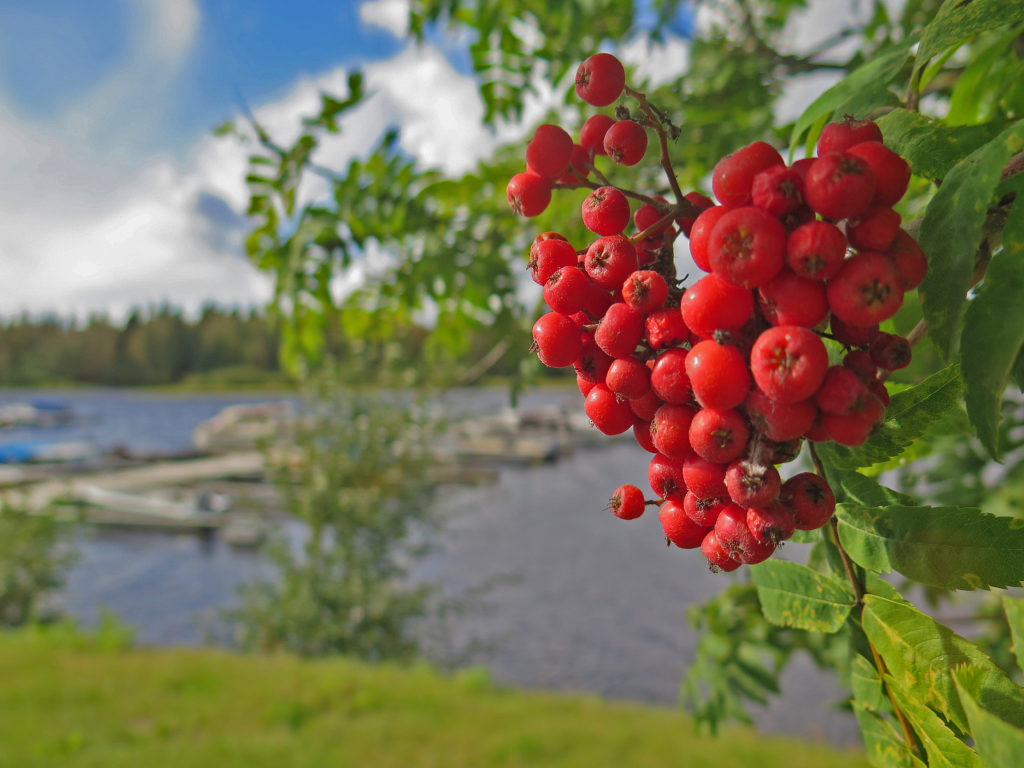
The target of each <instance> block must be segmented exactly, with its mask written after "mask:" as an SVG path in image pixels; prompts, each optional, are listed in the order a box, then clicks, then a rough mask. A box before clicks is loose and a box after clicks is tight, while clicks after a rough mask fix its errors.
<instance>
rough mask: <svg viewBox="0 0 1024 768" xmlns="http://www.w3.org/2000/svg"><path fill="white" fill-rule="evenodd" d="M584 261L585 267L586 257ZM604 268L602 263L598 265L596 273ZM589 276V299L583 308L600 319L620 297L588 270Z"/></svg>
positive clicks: (593, 316) (596, 318) (592, 316)
mask: <svg viewBox="0 0 1024 768" xmlns="http://www.w3.org/2000/svg"><path fill="white" fill-rule="evenodd" d="M583 263H584V268H585V267H586V259H585V258H584V262H583ZM603 268H604V267H603V266H602V265H597V266H596V267H595V274H599V273H600V272H601V270H602V269H603ZM587 277H590V290H589V291H588V293H587V300H586V301H585V302H584V304H583V309H584V311H585V312H586V313H587V314H588V315H589V316H590V317H591V318H592V319H594V320H599V319H600V318H602V317H604V313H605V312H607V311H608V307H610V306H611V305H612V304H614V303H615V302H616V301H618V298H617V297H616V296H615V294H613V293H612V292H611V291H610V290H609V289H608V288H606V287H604V286H603V285H601V284H600V283H598V282H597V281H596V280H594V278H593V277H592V276H591V274H590V271H587Z"/></svg>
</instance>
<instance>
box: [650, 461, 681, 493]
mask: <svg viewBox="0 0 1024 768" xmlns="http://www.w3.org/2000/svg"><path fill="white" fill-rule="evenodd" d="M647 481H648V482H649V483H650V484H651V490H653V491H654V492H655V493H656V494H658V496H659V497H660V498H662V499H664V498H666V497H668V496H670V495H679V496H682V495H683V494H685V493H686V481H685V480H684V479H683V462H681V461H679V460H677V459H670V458H669V457H668V456H662V455H661V454H660V453H659V454H656V455H655V456H654V457H653V458H651V463H650V464H649V465H648V466H647Z"/></svg>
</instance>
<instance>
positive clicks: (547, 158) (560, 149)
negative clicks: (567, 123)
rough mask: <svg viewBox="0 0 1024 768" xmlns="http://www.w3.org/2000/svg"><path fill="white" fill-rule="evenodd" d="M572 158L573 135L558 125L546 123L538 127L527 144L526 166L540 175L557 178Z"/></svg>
mask: <svg viewBox="0 0 1024 768" xmlns="http://www.w3.org/2000/svg"><path fill="white" fill-rule="evenodd" d="M571 159H572V136H570V135H569V134H568V133H566V132H565V129H564V128H562V127H561V126H558V125H550V124H547V123H545V124H544V125H540V126H538V127H537V132H536V133H535V134H534V135H533V138H532V139H531V140H530V143H529V144H527V145H526V167H527V168H528V169H529V170H531V171H533V172H534V173H536V174H537V175H538V176H545V177H547V178H549V179H557V178H558V177H559V176H561V175H562V174H563V173H565V171H566V170H567V169H568V167H569V161H570V160H571Z"/></svg>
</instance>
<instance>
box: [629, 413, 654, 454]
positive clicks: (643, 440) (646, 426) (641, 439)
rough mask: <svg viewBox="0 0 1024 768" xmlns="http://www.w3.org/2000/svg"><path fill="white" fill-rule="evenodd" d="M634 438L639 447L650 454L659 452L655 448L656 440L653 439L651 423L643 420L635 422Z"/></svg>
mask: <svg viewBox="0 0 1024 768" xmlns="http://www.w3.org/2000/svg"><path fill="white" fill-rule="evenodd" d="M633 437H634V438H636V442H637V445H639V446H640V447H641V448H643V449H644V450H645V451H647V452H648V453H657V452H658V449H657V448H655V447H654V438H653V437H651V422H649V421H644V420H643V419H637V420H636V421H634V422H633Z"/></svg>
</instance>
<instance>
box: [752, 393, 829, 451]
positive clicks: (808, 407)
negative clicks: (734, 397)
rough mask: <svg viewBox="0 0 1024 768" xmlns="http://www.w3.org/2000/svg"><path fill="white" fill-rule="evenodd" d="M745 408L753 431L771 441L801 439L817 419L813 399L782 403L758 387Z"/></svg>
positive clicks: (816, 410) (816, 409)
mask: <svg viewBox="0 0 1024 768" xmlns="http://www.w3.org/2000/svg"><path fill="white" fill-rule="evenodd" d="M745 408H746V411H747V417H748V418H749V419H750V423H751V424H753V425H754V428H755V429H757V431H758V432H760V433H761V434H762V435H764V436H765V437H767V438H768V439H769V440H775V441H786V440H793V439H794V438H797V437H800V436H801V435H803V434H804V433H805V432H806V431H807V430H808V429H810V427H811V425H812V424H813V423H814V418H815V417H816V416H817V415H818V408H817V406H816V405H815V404H814V402H813V401H812V400H810V399H807V400H798V401H796V402H795V403H780V402H779V401H778V400H772V399H771V398H770V397H768V395H766V394H765V393H764V392H762V391H761V390H760V389H758V388H757V387H754V388H753V389H751V390H750V394H749V395H747V400H746V403H745Z"/></svg>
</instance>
